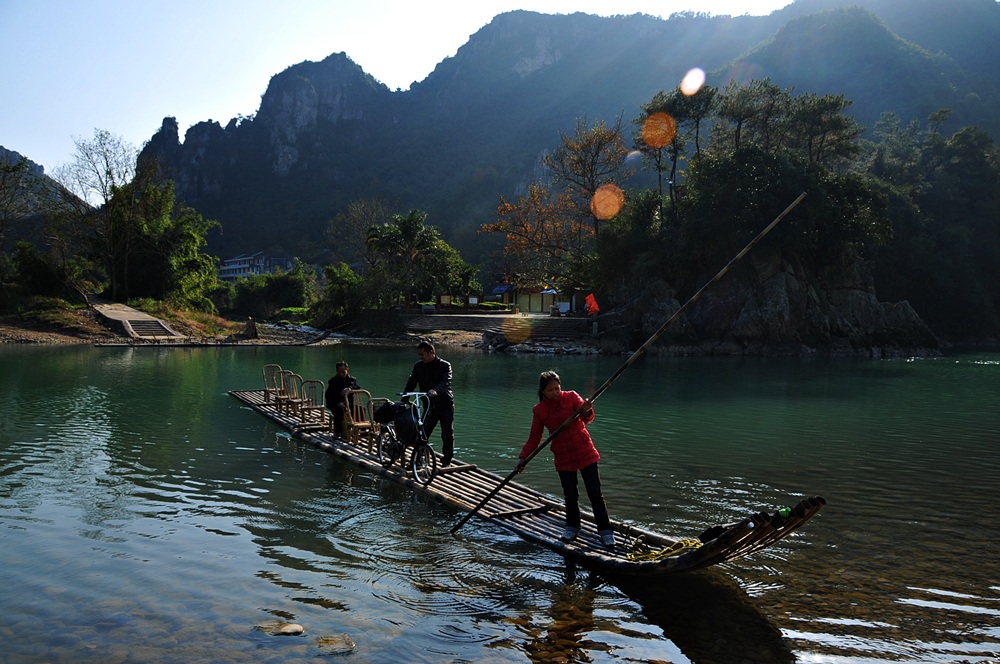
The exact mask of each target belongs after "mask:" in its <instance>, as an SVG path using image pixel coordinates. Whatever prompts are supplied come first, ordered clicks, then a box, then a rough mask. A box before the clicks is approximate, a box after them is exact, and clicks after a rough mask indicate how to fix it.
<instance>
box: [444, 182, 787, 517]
mask: <svg viewBox="0 0 1000 664" xmlns="http://www.w3.org/2000/svg"><path fill="white" fill-rule="evenodd" d="M805 197H806V192H802V193H801V194H799V197H798V198H796V199H795V200H794V201H792V202H791V204H789V206H788V207H786V208H785V209H784V210H783V211H782V213H781V214H779V215H778V216H777V217H775V218H774V221H772V222H771V223H770V224H768V225H767V226H766V227H765V228H764V230H762V231H761V232H760V233H758V234H757V237H755V238H754V239H753V240H751V241H750V243H749V244H748V245H747V246H745V247H743V249H742V250H741V251H740V253H738V254H736V256H734V257H733V259H732V260H730V261H729V262H728V263H726V266H725V267H723V268H722V269H721V270H719V273H718V274H716V275H715V276H714V277H712V279H711V280H709V281H708V283H706V284H705V285H704V286H702V287H701V288H699V289H698V291H697V292H696V293H695V294H694V295H692V296H691V297H690V299H688V301H687V302H685V303H684V304H683V305H681V308H680V309H678V310H677V311H675V312H674V314H673V315H672V316H671V317H670V318H668V319H667V321H666V322H665V323H664V324H663V325H661V326H660V327H659V329H657V330H656V332H654V333H653V335H652V336H651V337H649V339H647V340H646V343H644V344H642V345H641V346H639V348H638V350H636V351H635V352H634V353H632V355H631V356H630V357H629V358H628V359H627V360H626V361H625V363H624V364H622V365H621V366H620V367H619V368H618V370H617V371H615V372H614V373H613V374H612V375H611V377H610V378H608V379H607V380H606V381H604V384H603V385H601V386H600V387H598V388H597V390H595V391H594V393H593V394H592V395H590V398H588V399H587V400H586V401H584V402H583V404H582V405H581V406H580V407H579V408H577V409H576V412H574V413H573V414H572V415H570V416H569V417H568V418H566V421H565V422H563V423H562V424H560V425H559V427H558V428H557V429H556V430H555V431H553V432H552V433H550V434H549V437H548V438H546V439H545V440H544V441H542V443H541V444H540V445H539V446H538V447H536V448H535V451H534V452H532V453H531V454H530V455H528V457H527V458H525V459H524V461H522V462H520V463H519V464H518V466H517V468H515V469H514V470H512V471H511V472H510V473H509V474H508V475H507V477H505V478H504V479H503V480H501V482H500V484H498V485H497V486H496V488H494V489H493V490H492V491H491V492H490V493H489V494H488V495H487V496H486V497H485V498H483V500H482V501H481V502H480V503H479V504H478V505H476V507H475V509H473V510H472V511H470V512H468V513H467V514H466V515H465V516H463V517H462V519H461V520H460V521H459V522H458V523H457V524H455V526H454V527H453V528H452V529H451V534H452V535H454V534H455V533H457V532H458V530H459V528H461V527H462V526H464V525H465V524H466V522H467V521H468V520H469V519H471V518H472V516H473V515H474V514H476V513H477V512H479V510H481V509H482V508H483V506H484V505H486V503H488V502H490V500H492V499H493V497H494V496H495V495H497V494H498V493H500V491H501V490H502V489H503V488H504V487H505V486H506V485H507V484H509V483H510V481H511V480H512V479H514V476H515V475H517V474H518V473H519V472H520V471H521V470H524V467H525V466H527V465H528V463H529V462H530V461H531V460H532V459H534V458H535V457H536V456H537V455H538V453H539V452H541V451H542V450H543V449H545V447H546V446H547V445H548V444H549V443H551V442H552V439H553V438H555V437H556V436H558V435H559V434H560V433H562V432H563V430H564V429H566V427H568V426H569V425H570V423H572V422H573V420H575V419H576V418H577V417H579V416H580V415H581V414H582V413H583V412H584V411H585V410H587V409H589V408H590V404H592V403H593V402H594V401H596V400H597V399H598V397H600V396H601V394H603V393H604V391H605V390H607V389H608V388H609V387H611V384H612V383H614V382H615V381H616V380H618V377H619V376H621V375H622V374H623V373H625V370H626V369H628V368H629V367H630V366H632V364H634V363H635V361H636V360H638V359H639V358H640V357H642V355H643V354H645V352H646V351H647V350H648V349H649V347H650V346H652V345H653V344H654V343H655V342H656V340H657V339H659V338H660V337H661V336H662V335H663V333H664V332H666V331H667V328H669V327H670V326H671V325H672V324H673V322H674V321H675V320H677V319H678V318H680V316H681V314H683V313H684V312H685V311H687V309H688V307H690V306H691V305H692V304H694V303H695V302H697V301H698V300H699V299H700V298H701V296H702V295H703V294H704V293H705V291H706V290H708V289H709V288H710V287H711V286H713V285H715V283H716V282H718V281H719V280H720V279H722V277H724V276H726V274H727V273H728V272H729V270H730V269H732V267H733V265H735V264H736V263H738V262H739V261H740V260H741V259H742V258H743V257H744V256H746V255H747V254H748V253H750V250H751V249H753V248H754V247H755V246H757V243H758V242H760V241H761V240H762V239H763V238H764V236H765V235H767V234H768V233H770V232H771V230H772V229H773V228H774V227H775V226H777V225H778V223H779V222H780V221H781V220H782V219H784V218H785V217H786V216H788V213H790V212H791V211H792V210H793V209H794V208H795V206H796V205H798V204H799V203H801V202H802V199H804V198H805Z"/></svg>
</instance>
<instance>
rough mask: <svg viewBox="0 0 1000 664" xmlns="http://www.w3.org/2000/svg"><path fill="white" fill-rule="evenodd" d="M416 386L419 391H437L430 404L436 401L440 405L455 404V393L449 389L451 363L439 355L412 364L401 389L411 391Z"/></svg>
mask: <svg viewBox="0 0 1000 664" xmlns="http://www.w3.org/2000/svg"><path fill="white" fill-rule="evenodd" d="M417 387H418V388H419V390H418V391H420V392H430V391H431V390H434V391H435V392H437V396H436V397H435V398H433V399H431V403H432V404H434V403H437V404H439V405H441V406H446V405H447V406H452V405H454V404H455V394H454V393H453V392H452V391H451V364H450V363H449V362H446V361H444V360H442V359H441V358H440V357H435V358H434V359H433V360H431V361H430V362H424V361H423V360H418V361H417V363H416V364H414V365H413V370H412V371H411V372H410V377H409V378H407V379H406V387H404V388H403V391H404V392H413V391H414V388H417Z"/></svg>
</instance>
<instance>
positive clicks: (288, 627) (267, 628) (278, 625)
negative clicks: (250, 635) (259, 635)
mask: <svg viewBox="0 0 1000 664" xmlns="http://www.w3.org/2000/svg"><path fill="white" fill-rule="evenodd" d="M257 629H258V630H260V631H262V632H265V633H267V634H270V635H271V636H298V635H300V634H302V632H304V631H306V630H305V628H304V627H303V626H302V625H298V624H296V623H290V622H284V621H282V620H268V621H266V622H262V623H260V624H259V625H257Z"/></svg>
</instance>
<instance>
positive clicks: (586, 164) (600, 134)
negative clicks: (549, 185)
mask: <svg viewBox="0 0 1000 664" xmlns="http://www.w3.org/2000/svg"><path fill="white" fill-rule="evenodd" d="M626 158H628V147H627V146H626V144H625V137H624V135H623V133H622V119H621V116H619V117H618V119H617V120H616V121H615V124H614V125H612V126H610V127H608V126H607V125H605V124H604V121H598V122H595V123H594V125H593V126H590V127H588V126H587V120H586V119H585V118H577V121H576V126H575V127H574V130H573V135H572V136H571V135H569V134H562V136H560V145H559V147H557V148H556V149H555V150H553V151H552V154H551V155H549V156H547V157H546V158H545V165H546V166H548V167H549V168H551V169H552V172H553V174H554V175H555V177H556V179H557V180H559V181H560V182H562V183H565V184H566V185H568V187H569V189H570V191H572V192H573V193H574V194H575V197H574V198H575V201H576V203H577V205H578V207H579V210H580V211H581V212H580V213H581V214H583V215H585V216H590V215H589V210H590V200H591V199H592V198H593V196H594V192H596V191H597V190H598V188H599V187H600V186H601V185H603V184H605V183H613V184H621V182H622V181H623V180H624V179H625V177H626V175H627V173H626V172H625V170H624V165H625V159H626ZM591 219H592V222H593V225H594V237H595V238H599V237H600V221H599V220H598V219H597V218H596V217H591Z"/></svg>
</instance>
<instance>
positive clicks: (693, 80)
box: [681, 67, 705, 97]
mask: <svg viewBox="0 0 1000 664" xmlns="http://www.w3.org/2000/svg"><path fill="white" fill-rule="evenodd" d="M703 85H705V71H704V70H703V69H701V68H700V67H695V68H694V69H692V70H691V71H689V72H688V73H686V74H684V78H682V79H681V92H682V93H684V94H685V95H687V96H688V97H690V96H691V95H693V94H694V93H696V92H698V90H701V86H703Z"/></svg>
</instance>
